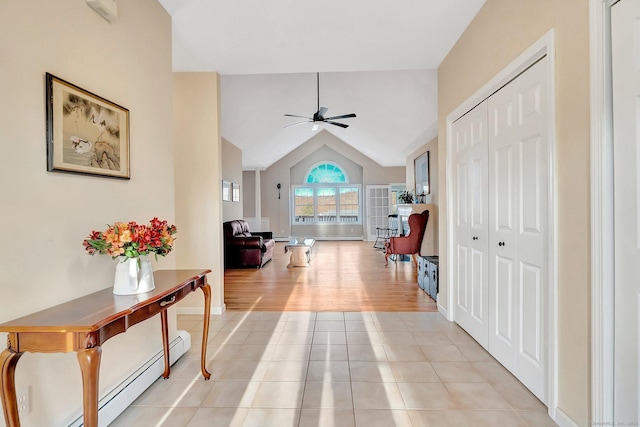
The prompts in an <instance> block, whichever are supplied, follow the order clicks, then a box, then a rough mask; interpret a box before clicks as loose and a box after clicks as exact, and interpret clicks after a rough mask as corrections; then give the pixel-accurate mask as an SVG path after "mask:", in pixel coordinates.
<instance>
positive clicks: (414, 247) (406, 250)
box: [384, 211, 429, 266]
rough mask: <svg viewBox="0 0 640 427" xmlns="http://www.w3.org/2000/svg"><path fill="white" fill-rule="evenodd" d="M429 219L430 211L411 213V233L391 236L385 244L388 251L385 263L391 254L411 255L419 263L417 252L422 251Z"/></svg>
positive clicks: (385, 255) (385, 263)
mask: <svg viewBox="0 0 640 427" xmlns="http://www.w3.org/2000/svg"><path fill="white" fill-rule="evenodd" d="M427 221H429V211H424V212H422V213H419V214H417V213H414V214H411V215H409V234H407V235H406V236H398V237H391V238H389V241H388V242H387V243H386V244H385V246H386V248H387V251H386V253H385V254H384V265H388V264H389V257H390V256H391V255H411V257H412V258H413V262H415V263H416V266H417V265H418V257H417V254H419V253H420V247H421V246H422V238H423V237H424V230H425V229H426V228H427Z"/></svg>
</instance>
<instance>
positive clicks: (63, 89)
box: [45, 73, 131, 179]
mask: <svg viewBox="0 0 640 427" xmlns="http://www.w3.org/2000/svg"><path fill="white" fill-rule="evenodd" d="M45 94H46V100H45V105H46V129H47V171H49V172H64V173H75V174H82V175H94V176H102V177H107V178H121V179H130V178H131V167H130V147H129V145H130V144H129V142H130V141H129V110H128V109H126V108H124V107H122V106H120V105H118V104H115V103H113V102H111V101H109V100H107V99H105V98H103V97H101V96H98V95H96V94H94V93H92V92H89V91H87V90H85V89H82V88H80V87H78V86H76V85H74V84H72V83H69V82H67V81H65V80H63V79H61V78H59V77H56V76H54V75H52V74H49V73H46V74H45Z"/></svg>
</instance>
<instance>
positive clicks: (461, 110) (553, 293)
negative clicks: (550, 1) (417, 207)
mask: <svg viewBox="0 0 640 427" xmlns="http://www.w3.org/2000/svg"><path fill="white" fill-rule="evenodd" d="M544 56H547V78H548V120H549V123H548V129H549V145H548V147H549V148H548V150H549V152H548V161H549V181H548V195H549V201H548V202H549V206H548V208H549V210H548V212H549V213H548V215H549V216H548V227H547V228H548V230H547V232H548V235H547V241H548V247H549V254H548V258H547V265H548V274H547V282H548V283H549V284H550V287H549V292H548V297H547V301H545V303H546V304H545V305H546V310H547V313H546V321H547V331H546V332H547V337H546V338H547V351H548V352H547V369H548V371H547V387H548V390H547V396H548V405H549V411H548V413H549V416H550V417H551V418H552V419H553V420H555V421H556V422H558V421H559V420H558V418H561V419H564V418H565V417H563V415H564V414H563V413H562V411H560V409H559V408H558V397H557V396H558V382H557V378H558V371H557V367H558V353H557V348H558V344H557V340H558V315H557V310H558V308H557V300H558V298H557V295H558V276H557V271H558V269H557V255H556V254H557V230H556V228H557V217H558V213H557V203H556V197H557V191H556V185H557V184H556V181H557V179H556V155H555V152H556V122H555V118H556V104H555V100H556V84H555V30H554V29H551V30H549V31H548V32H547V33H546V34H544V35H543V36H542V37H541V38H540V39H538V40H537V41H536V42H535V43H534V44H532V45H531V46H530V47H529V48H528V49H527V50H525V51H524V52H523V53H522V54H520V55H519V56H518V57H517V58H516V59H515V60H513V61H512V62H511V63H510V64H509V65H508V66H507V67H506V68H504V69H503V70H502V71H500V72H499V73H498V74H496V75H495V76H494V77H493V78H492V79H491V80H489V81H488V82H487V83H486V84H485V85H484V86H482V87H481V88H480V89H479V90H478V91H476V92H475V93H474V94H473V95H472V96H471V97H469V98H468V99H467V100H466V101H464V102H463V103H462V104H460V105H459V106H458V107H457V108H455V109H454V110H453V111H452V112H451V113H449V114H448V115H447V118H446V129H447V142H446V143H447V156H446V171H445V175H446V188H453V187H452V183H453V177H452V173H453V165H452V163H451V160H452V158H453V140H452V127H453V122H455V121H456V120H457V119H458V118H459V117H461V116H462V115H463V114H465V113H466V112H467V111H469V110H471V109H472V108H473V107H475V106H476V105H478V104H479V103H481V102H482V101H484V100H485V99H487V98H488V97H489V96H491V94H493V93H494V92H496V91H497V90H499V89H500V88H501V87H503V86H504V85H506V84H507V83H508V82H510V81H511V80H513V79H514V78H515V77H517V76H518V75H519V74H521V73H522V72H524V71H525V70H526V69H527V68H529V67H530V66H531V65H533V64H534V63H536V62H537V61H538V60H540V59H541V58H542V57H544ZM453 207H454V201H453V197H451V195H450V196H448V197H447V230H446V232H447V241H446V251H447V257H448V259H449V260H453V259H454V256H453V255H454V253H453V252H454V249H455V248H454V244H453V243H454V240H453V239H454V235H455V234H454V232H455V227H454V226H453V224H455V218H454V215H453V213H454V212H453ZM446 268H447V274H448V277H453V269H454V268H455V266H454V265H453V263H452V262H448V263H447V267H446ZM447 286H448V292H447V308H446V309H445V308H444V307H441V306H440V305H439V306H438V308H439V310H440V312H441V313H442V314H443V315H444V316H445V317H447V319H448V320H450V321H453V320H454V319H455V303H454V301H455V297H456V295H455V287H454V286H453V285H452V283H451V281H450V280H449V283H448V285H447Z"/></svg>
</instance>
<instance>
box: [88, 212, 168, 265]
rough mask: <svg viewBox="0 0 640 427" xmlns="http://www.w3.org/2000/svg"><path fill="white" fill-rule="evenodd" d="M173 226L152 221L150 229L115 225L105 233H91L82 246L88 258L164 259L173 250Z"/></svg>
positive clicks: (154, 219) (132, 224)
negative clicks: (104, 256)
mask: <svg viewBox="0 0 640 427" xmlns="http://www.w3.org/2000/svg"><path fill="white" fill-rule="evenodd" d="M176 232H177V229H176V226H175V225H168V223H167V221H160V220H159V219H158V218H153V219H152V220H151V221H149V225H141V224H137V223H135V222H134V221H131V222H116V223H115V224H113V225H109V226H108V228H107V229H106V230H105V231H92V232H91V234H89V236H88V237H87V239H85V241H84V242H82V244H83V245H84V248H85V250H86V251H87V252H88V253H89V255H95V254H96V253H98V254H107V255H111V257H112V258H113V259H116V258H118V257H120V256H124V257H127V258H137V257H139V256H140V255H149V254H152V253H153V254H155V256H156V259H157V258H158V255H160V256H165V255H167V254H168V253H169V252H171V250H172V249H173V242H174V240H175V237H173V236H174V235H175V234H176Z"/></svg>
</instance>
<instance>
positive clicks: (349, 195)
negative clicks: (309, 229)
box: [291, 162, 362, 224]
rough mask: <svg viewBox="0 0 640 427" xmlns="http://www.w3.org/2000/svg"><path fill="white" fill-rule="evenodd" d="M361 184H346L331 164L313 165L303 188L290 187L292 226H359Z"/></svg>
mask: <svg viewBox="0 0 640 427" xmlns="http://www.w3.org/2000/svg"><path fill="white" fill-rule="evenodd" d="M361 187H362V186H361V185H360V184H349V178H348V177H347V174H346V173H345V172H344V171H343V170H342V168H341V167H340V166H339V165H337V164H336V163H333V162H320V163H316V164H315V165H313V166H312V167H311V168H310V169H309V171H308V172H307V175H306V177H305V179H304V184H303V185H294V186H292V189H293V194H292V205H291V210H292V215H293V223H294V224H326V223H337V224H343V223H350V224H353V223H358V224H361V223H362V217H361V212H362V197H361V196H360V189H361Z"/></svg>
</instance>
